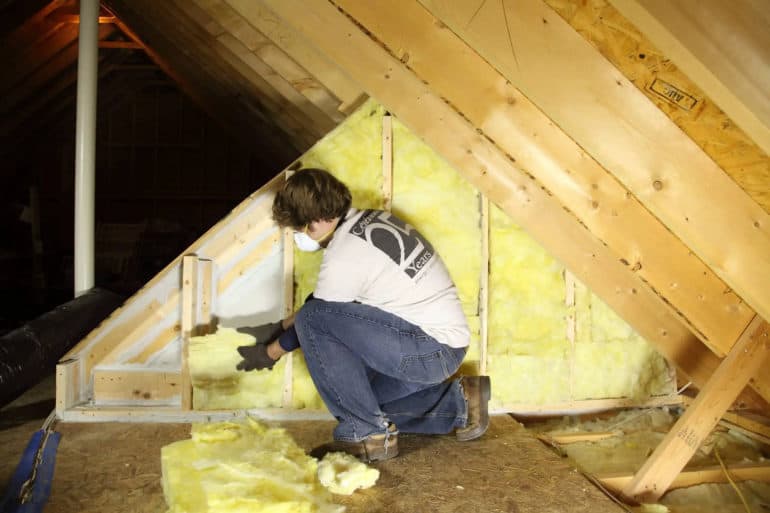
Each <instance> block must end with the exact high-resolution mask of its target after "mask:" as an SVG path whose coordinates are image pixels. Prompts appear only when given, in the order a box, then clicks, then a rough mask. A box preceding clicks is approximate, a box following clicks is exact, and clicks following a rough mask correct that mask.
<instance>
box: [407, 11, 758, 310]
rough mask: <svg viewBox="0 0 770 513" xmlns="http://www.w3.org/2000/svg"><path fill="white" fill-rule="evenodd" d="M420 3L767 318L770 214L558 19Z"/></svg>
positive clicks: (550, 14) (539, 14) (534, 13)
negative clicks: (727, 242) (725, 242)
mask: <svg viewBox="0 0 770 513" xmlns="http://www.w3.org/2000/svg"><path fill="white" fill-rule="evenodd" d="M419 2H420V3H421V4H422V5H424V6H425V7H426V8H427V9H428V10H429V11H430V12H432V13H433V14H434V15H435V16H436V18H438V19H439V20H441V21H442V22H443V23H444V24H445V25H447V26H448V27H450V28H451V29H452V30H453V31H454V32H455V33H457V34H458V35H459V36H460V37H461V38H462V39H463V40H464V41H466V42H467V43H468V44H469V45H470V46H472V47H473V49H474V50H475V51H476V52H478V53H479V54H480V55H481V56H482V57H484V58H485V59H486V60H487V61H488V62H489V63H490V64H491V65H492V66H494V67H495V68H496V69H497V70H499V71H500V72H501V73H502V74H503V75H504V76H505V78H507V79H508V80H509V81H510V82H511V83H512V84H513V85H514V86H515V87H517V88H519V89H520V90H521V92H522V93H524V94H525V95H526V96H527V98H529V99H530V100H531V101H532V102H533V103H535V104H536V105H537V106H538V107H539V108H540V109H542V110H543V112H544V113H545V114H546V115H547V116H548V117H549V118H551V119H552V120H553V122H554V123H555V124H556V125H558V126H560V127H561V128H562V129H563V130H564V132H566V133H567V134H568V135H569V136H570V137H571V138H572V139H574V140H575V142H577V143H578V144H579V145H580V146H581V147H582V148H583V149H585V151H586V152H588V153H589V154H590V155H591V156H592V157H593V158H594V159H596V161H597V162H599V164H601V165H602V166H603V167H604V168H605V169H607V170H608V171H610V172H611V173H612V174H613V175H614V176H615V177H616V178H617V179H618V180H619V181H620V182H621V183H623V184H624V185H625V186H626V188H628V190H629V191H631V193H632V194H633V195H634V196H635V197H636V198H637V199H638V200H639V201H641V202H642V203H643V204H644V206H645V207H646V208H647V209H649V210H650V212H652V213H653V214H654V215H655V216H656V217H658V218H659V219H660V220H661V221H662V222H663V223H664V224H665V225H666V226H667V227H668V228H669V229H670V230H671V231H672V232H673V233H674V234H676V236H677V237H678V238H680V239H681V240H682V241H683V242H684V243H685V244H686V245H687V246H688V247H689V248H690V249H692V250H693V252H694V253H695V254H696V255H697V256H698V257H699V258H700V259H702V260H703V261H704V262H705V263H706V264H707V265H708V266H709V267H710V268H711V269H712V270H713V271H714V272H715V273H716V274H717V275H718V276H719V277H720V278H721V279H722V280H724V282H725V283H727V284H728V285H729V287H730V288H731V289H732V290H734V291H735V292H736V293H737V295H738V296H740V297H741V298H742V299H743V300H744V301H745V302H746V303H748V305H749V306H751V307H752V309H753V310H755V311H756V312H757V313H758V314H759V315H760V316H762V317H763V318H766V319H768V318H770V214H768V213H767V212H765V211H764V210H763V209H762V207H760V206H759V205H758V204H757V203H756V202H754V201H753V200H752V199H751V198H750V197H749V195H748V194H747V193H746V192H745V191H743V190H742V189H740V188H739V187H738V186H737V185H736V184H735V182H734V181H733V180H732V179H731V178H730V177H729V176H728V175H727V174H725V172H724V171H723V170H722V169H721V168H719V166H717V165H716V163H714V161H713V160H712V159H711V158H709V157H708V155H706V153H705V152H704V151H703V150H702V149H701V148H700V147H698V146H697V145H696V144H695V143H694V142H693V141H692V140H691V139H690V138H689V137H687V136H686V135H685V134H684V133H683V132H682V131H681V130H680V129H679V127H677V126H676V125H675V124H674V123H673V122H672V121H671V120H670V119H669V118H668V117H667V116H666V115H665V114H664V113H663V112H661V111H660V110H659V109H658V108H657V107H656V106H655V105H654V104H653V103H652V102H651V101H650V100H649V99H648V98H647V97H646V96H645V95H644V93H642V92H641V91H639V90H638V89H637V88H636V87H635V86H634V85H633V84H632V83H631V82H630V81H629V80H628V79H626V78H625V77H624V76H623V75H622V74H621V73H620V72H619V71H618V70H617V68H615V67H614V66H613V65H612V64H611V63H610V62H608V61H607V60H606V59H605V58H604V57H603V56H602V55H601V54H600V53H599V52H597V51H596V49H595V48H593V47H592V46H591V44H590V43H589V42H587V41H586V40H585V39H583V37H582V36H581V35H580V34H579V33H577V32H576V31H575V30H574V29H573V28H572V27H570V26H569V25H568V24H567V23H566V22H565V21H564V20H563V19H562V18H561V17H560V16H559V14H558V13H556V12H555V11H554V10H553V9H551V8H550V7H549V6H548V5H546V4H545V3H543V2H541V1H529V2H485V3H483V5H482V6H481V7H479V5H477V4H478V3H469V2H445V1H443V0H419ZM555 76H556V77H559V80H554V77H555ZM715 205H719V206H720V208H715ZM723 241H730V243H729V244H724V243H723Z"/></svg>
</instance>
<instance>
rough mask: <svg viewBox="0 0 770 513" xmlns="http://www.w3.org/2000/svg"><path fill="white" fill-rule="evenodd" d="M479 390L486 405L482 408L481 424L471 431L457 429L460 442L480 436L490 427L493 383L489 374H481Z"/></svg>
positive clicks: (456, 434)
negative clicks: (490, 403)
mask: <svg viewBox="0 0 770 513" xmlns="http://www.w3.org/2000/svg"><path fill="white" fill-rule="evenodd" d="M479 391H480V392H481V402H482V404H484V405H485V407H484V408H483V409H482V413H481V420H480V422H479V425H478V426H476V427H475V428H473V429H471V430H469V431H457V432H456V433H455V436H456V437H457V441H458V442H468V441H470V440H475V439H477V438H480V437H481V436H482V435H483V434H484V433H486V432H487V429H489V409H488V408H487V407H486V405H488V404H489V399H490V398H491V396H492V384H491V382H490V380H489V376H479Z"/></svg>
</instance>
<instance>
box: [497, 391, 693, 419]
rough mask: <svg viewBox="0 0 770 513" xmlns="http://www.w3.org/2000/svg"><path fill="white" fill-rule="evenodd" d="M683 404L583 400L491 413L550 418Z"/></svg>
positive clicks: (661, 399)
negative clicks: (551, 416) (553, 416)
mask: <svg viewBox="0 0 770 513" xmlns="http://www.w3.org/2000/svg"><path fill="white" fill-rule="evenodd" d="M682 403H683V399H682V396H680V395H676V394H674V395H664V396H655V397H650V398H647V399H641V400H639V399H631V398H627V397H626V398H617V399H583V400H577V401H564V402H559V403H545V404H526V403H518V404H509V405H506V407H505V409H501V410H494V411H493V413H496V414H503V413H512V414H513V415H522V416H524V415H526V416H550V415H571V414H582V413H592V412H598V411H607V410H616V409H621V408H658V407H660V406H676V405H679V404H682Z"/></svg>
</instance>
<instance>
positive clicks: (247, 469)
mask: <svg viewBox="0 0 770 513" xmlns="http://www.w3.org/2000/svg"><path fill="white" fill-rule="evenodd" d="M327 458H328V459H327ZM161 467H162V473H163V477H162V485H163V494H164V496H165V499H166V504H167V505H168V507H169V509H168V513H204V512H205V513H215V512H216V513H224V512H227V513H246V512H249V513H268V512H269V513H316V512H317V513H341V512H343V511H344V510H345V508H344V506H341V505H338V504H334V503H333V502H332V497H331V493H330V491H331V492H334V493H346V494H350V493H352V492H353V491H355V490H356V489H358V488H365V487H369V486H372V485H373V484H374V482H375V481H376V480H377V478H378V477H379V472H378V471H377V470H375V469H371V468H369V467H367V466H366V465H364V464H363V463H360V462H358V461H356V460H354V459H352V457H351V458H347V457H346V456H344V455H341V454H339V453H332V454H328V455H327V456H326V458H325V459H324V461H322V462H321V463H320V464H319V463H318V461H317V460H316V459H314V458H312V457H310V456H308V455H306V454H305V452H304V451H303V450H302V449H301V448H300V447H299V446H298V445H297V444H296V443H295V442H294V440H293V439H292V438H291V437H290V436H289V435H288V434H287V433H286V431H285V430H284V429H282V428H270V427H267V426H265V425H264V424H261V423H259V422H256V421H255V420H253V419H251V418H246V419H244V420H243V421H240V422H218V423H211V424H193V426H192V435H191V438H190V439H188V440H182V441H178V442H174V443H172V444H169V445H166V446H165V447H163V448H162V449H161ZM319 478H320V479H319ZM322 483H326V484H328V486H329V489H328V490H327V489H326V488H324V486H323V485H322Z"/></svg>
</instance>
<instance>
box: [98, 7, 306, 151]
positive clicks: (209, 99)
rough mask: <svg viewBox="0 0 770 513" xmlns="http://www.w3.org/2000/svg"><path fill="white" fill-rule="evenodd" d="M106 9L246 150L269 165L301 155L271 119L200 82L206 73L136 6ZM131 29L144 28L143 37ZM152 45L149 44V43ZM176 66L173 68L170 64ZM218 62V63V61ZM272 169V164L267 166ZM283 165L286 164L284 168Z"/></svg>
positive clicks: (128, 34) (199, 105) (223, 91)
mask: <svg viewBox="0 0 770 513" xmlns="http://www.w3.org/2000/svg"><path fill="white" fill-rule="evenodd" d="M105 3H106V4H107V7H108V8H110V9H111V10H112V12H114V13H115V14H116V16H117V21H116V24H117V25H118V27H119V28H120V29H121V31H122V32H123V33H124V34H126V35H127V36H128V37H129V38H130V39H131V40H133V41H136V42H138V43H140V44H141V45H142V46H144V48H145V51H146V52H147V54H148V56H149V57H150V58H151V59H152V61H153V62H155V63H156V64H157V65H158V66H159V67H160V68H161V69H162V70H163V72H164V73H166V74H167V75H168V76H169V77H171V78H172V79H173V80H174V81H175V82H176V83H177V84H178V86H179V87H180V89H181V90H182V91H183V92H184V93H185V94H186V95H187V96H189V97H190V98H191V99H192V100H193V102H195V104H196V105H197V106H198V107H199V108H201V110H203V111H204V112H206V113H207V114H208V115H209V116H211V118H212V119H214V120H216V121H217V122H218V123H220V124H221V125H222V127H223V129H224V130H225V131H226V132H227V133H229V134H231V135H232V136H233V137H234V138H235V139H236V140H238V141H240V142H241V144H243V145H244V146H246V147H250V148H257V149H258V150H259V151H260V153H261V154H262V155H263V156H264V157H265V160H266V162H281V163H285V162H289V161H291V160H293V158H295V156H296V155H295V154H294V152H293V151H290V150H289V148H293V150H294V151H297V152H299V151H302V150H303V148H302V147H297V146H295V144H296V142H295V141H293V140H290V138H288V137H287V136H286V135H285V134H284V132H282V130H280V129H279V130H276V127H277V126H279V125H277V124H276V123H275V122H273V121H272V120H270V119H269V118H268V114H267V113H266V112H250V111H248V110H247V109H244V108H243V106H241V105H239V104H238V100H237V96H235V94H233V95H229V96H228V95H226V94H225V91H227V90H228V89H227V88H225V87H222V88H216V87H212V86H211V84H210V80H198V79H197V77H199V75H200V74H201V73H204V74H206V75H207V74H208V73H209V71H208V70H207V69H202V67H201V66H200V65H199V64H198V63H197V62H196V61H194V60H193V59H192V57H191V56H190V55H189V52H185V51H183V50H181V49H180V48H179V47H178V46H177V45H176V44H174V43H172V42H171V41H170V40H169V39H168V35H167V34H166V33H164V32H163V31H161V30H158V29H157V28H156V27H155V26H154V25H153V23H151V22H150V21H145V20H144V17H143V13H142V12H141V11H140V10H139V11H138V10H136V9H135V8H134V7H135V5H134V2H125V1H124V0H107V1H106V2H105ZM132 27H141V29H142V34H141V35H140V34H138V33H137V32H135V31H134V30H133V29H132ZM148 41H149V42H151V43H152V44H151V45H150V44H147V42H148ZM170 62H173V63H174V65H173V66H171V65H170V64H169V63H170ZM215 62H216V60H215ZM268 165H270V164H268ZM282 165H283V164H282Z"/></svg>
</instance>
